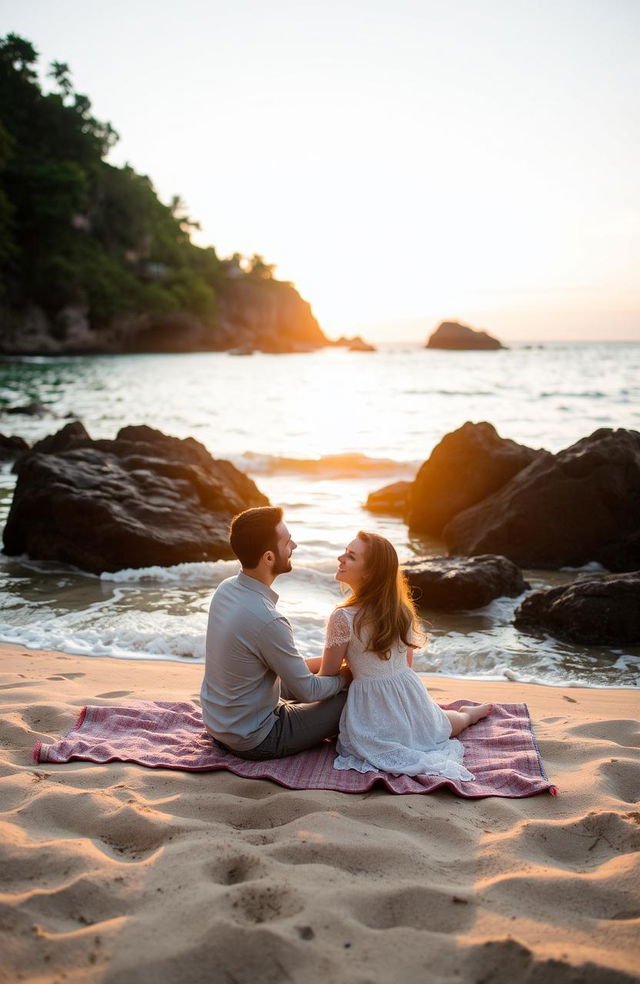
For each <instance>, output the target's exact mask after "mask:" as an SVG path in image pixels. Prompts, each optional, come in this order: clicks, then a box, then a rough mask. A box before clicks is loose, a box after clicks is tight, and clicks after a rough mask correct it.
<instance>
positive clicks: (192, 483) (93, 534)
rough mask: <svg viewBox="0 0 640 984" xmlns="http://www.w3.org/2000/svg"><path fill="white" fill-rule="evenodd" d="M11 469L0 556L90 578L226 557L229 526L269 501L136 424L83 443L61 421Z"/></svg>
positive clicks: (245, 481)
mask: <svg viewBox="0 0 640 984" xmlns="http://www.w3.org/2000/svg"><path fill="white" fill-rule="evenodd" d="M15 470H16V471H17V473H18V480H17V483H16V487H15V490H14V495H13V500H12V503H11V508H10V510H9V516H8V518H7V523H6V526H5V528H4V534H3V539H4V552H5V553H6V554H9V555H10V556H18V555H20V554H27V555H28V556H29V557H32V558H34V559H36V560H55V561H61V562H63V563H66V564H73V565H74V566H76V567H79V568H81V569H82V570H85V571H90V572H91V573H93V574H101V573H102V572H103V571H117V570H121V569H123V568H129V567H133V568H136V567H152V566H156V565H158V566H163V567H168V566H171V565H174V564H180V563H189V562H197V561H211V560H220V559H230V558H231V557H232V556H233V554H232V552H231V548H230V546H229V541H228V535H227V530H228V526H229V521H230V520H231V518H232V517H233V516H234V515H235V514H236V513H238V512H240V511H242V510H243V509H247V508H249V507H251V506H263V505H268V503H269V500H268V499H267V498H266V496H264V495H263V494H262V493H261V492H260V490H259V489H258V488H257V487H256V485H255V483H254V482H253V481H252V480H251V479H250V478H248V476H247V475H245V474H244V473H243V472H241V471H239V470H238V469H237V468H236V467H235V466H234V465H232V464H231V462H230V461H225V460H219V459H218V460H217V459H214V458H213V457H212V456H211V454H210V453H209V452H208V451H207V449H206V448H205V447H204V446H203V445H202V444H200V443H199V442H198V441H196V440H194V439H193V438H185V439H184V440H181V439H179V438H176V437H169V436H167V435H166V434H163V433H162V432H161V431H158V430H154V429H153V428H151V427H146V426H138V427H123V428H122V429H121V430H120V431H119V432H118V434H117V436H116V438H115V440H96V441H93V440H91V438H90V437H89V435H88V434H87V432H86V430H85V429H84V427H83V426H82V424H80V423H79V422H78V421H76V422H74V423H70V424H68V425H67V426H66V427H65V428H63V430H62V431H61V432H59V433H58V434H57V435H53V436H51V437H49V438H46V439H45V440H44V441H42V442H40V443H39V444H38V445H37V446H36V447H35V448H34V449H32V451H30V452H29V451H27V452H26V453H24V454H22V456H21V457H20V458H19V460H18V462H17V463H16V466H15Z"/></svg>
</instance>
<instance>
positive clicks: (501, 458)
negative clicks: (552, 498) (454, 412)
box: [407, 421, 540, 553]
mask: <svg viewBox="0 0 640 984" xmlns="http://www.w3.org/2000/svg"><path fill="white" fill-rule="evenodd" d="M539 454H540V452H539V451H534V450H533V449H532V448H527V447H525V446H524V445H522V444H516V442H515V441H510V440H507V439H505V438H502V437H500V436H499V434H498V433H497V431H496V429H495V427H493V426H492V425H491V424H488V423H486V422H482V423H479V424H473V423H470V422H469V421H467V423H466V424H463V426H462V427H459V428H458V430H455V431H453V432H452V433H450V434H446V435H445V437H443V438H442V440H441V441H440V443H439V444H437V445H436V447H435V448H434V449H433V451H432V452H431V455H430V456H429V458H428V459H427V461H425V462H424V464H423V465H422V467H421V468H420V470H419V472H418V474H417V475H416V478H415V481H414V482H413V485H412V487H411V489H410V491H409V499H408V509H407V522H408V524H409V526H410V528H411V529H412V530H414V531H415V532H417V533H432V534H434V535H436V536H439V535H440V534H441V533H442V530H443V529H444V527H445V526H446V524H447V523H448V522H449V521H450V520H451V519H452V518H453V517H454V516H456V515H457V514H458V513H459V512H462V510H463V509H468V508H469V506H473V505H475V503H476V502H480V501H481V500H482V499H485V498H486V497H487V496H488V495H491V493H492V492H495V491H496V490H497V489H499V488H501V487H502V486H503V485H504V484H505V483H506V482H508V481H509V479H511V478H513V476H514V475H516V474H517V473H518V472H519V471H521V470H522V469H523V468H526V466H527V465H529V464H530V463H531V462H532V461H533V460H534V459H535V458H536V457H537V456H538V455H539ZM461 552H462V553H466V552H467V551H461ZM473 552H474V553H475V552H476V551H473ZM482 553H502V551H501V550H497V551H494V550H491V551H488V550H487V551H482Z"/></svg>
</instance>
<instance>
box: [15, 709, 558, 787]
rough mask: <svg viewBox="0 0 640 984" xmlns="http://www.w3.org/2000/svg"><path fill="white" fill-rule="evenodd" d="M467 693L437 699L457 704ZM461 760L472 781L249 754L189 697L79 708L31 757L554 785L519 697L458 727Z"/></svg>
mask: <svg viewBox="0 0 640 984" xmlns="http://www.w3.org/2000/svg"><path fill="white" fill-rule="evenodd" d="M470 703H472V702H471V701H464V700H459V701H455V702H454V703H452V704H443V705H442V706H443V707H444V708H445V709H456V708H458V707H460V706H462V705H463V704H470ZM460 740H461V741H462V742H463V744H464V749H465V755H464V764H465V765H466V766H467V768H468V769H469V770H470V771H471V772H472V773H473V775H474V776H475V779H474V780H473V781H472V782H460V781H454V780H451V779H445V778H443V777H442V776H427V775H424V776H395V775H390V774H389V773H384V772H367V773H360V772H355V771H353V770H348V771H338V770H336V769H334V768H333V760H334V758H335V744H334V743H333V742H329V741H325V742H323V743H322V744H321V745H319V746H317V747H316V748H312V749H310V750H309V751H306V752H300V753H298V754H297V755H290V756H289V757H288V758H283V759H271V760H269V761H266V762H250V761H246V760H244V759H241V758H238V757H237V756H236V755H232V754H231V753H230V752H225V751H223V750H222V749H221V748H220V747H219V746H218V745H217V744H216V743H215V742H214V741H213V739H212V738H211V737H210V736H209V735H208V733H207V732H206V731H205V729H204V727H203V724H202V716H201V713H200V708H199V707H198V705H197V704H194V703H192V702H191V701H184V702H180V703H172V702H168V701H136V702H132V703H130V704H126V705H124V706H116V707H112V706H108V705H91V706H88V707H85V708H83V710H82V712H81V714H80V716H79V718H78V721H77V722H76V725H75V727H74V728H72V730H71V731H70V732H69V733H68V734H67V735H65V737H64V738H61V739H60V740H59V741H57V742H54V743H53V744H44V743H43V742H38V743H37V744H36V746H35V749H34V753H33V755H34V759H35V761H36V762H47V763H52V764H55V763H58V764H60V763H64V762H71V761H75V760H81V761H86V762H135V763H137V764H138V765H144V766H147V767H149V768H164V769H181V770H186V771H188V772H207V771H211V770H215V769H228V770H229V771H230V772H233V773H235V775H238V776H244V777H246V778H247V779H271V780H272V781H273V782H276V783H279V784H280V785H281V786H286V787H287V789H331V790H335V791H337V792H341V793H362V792H366V790H368V789H370V788H371V787H372V786H373V785H374V784H375V783H380V784H383V785H384V786H386V788H387V789H388V790H389V792H391V793H430V792H433V791H434V790H436V789H442V788H445V789H450V790H451V791H452V792H453V793H456V794H457V795H458V796H463V797H465V798H469V799H473V798H477V797H482V796H506V797H522V796H533V795H535V794H536V793H541V792H545V791H547V792H551V793H554V794H555V793H556V792H557V789H556V787H555V786H552V785H551V783H550V782H549V780H548V779H547V777H546V775H545V772H544V768H543V765H542V761H541V759H540V753H539V751H538V746H537V744H536V740H535V737H534V734H533V731H532V728H531V720H530V718H529V712H528V709H527V705H526V704H496V705H495V709H494V711H493V713H492V714H491V715H490V716H489V717H488V718H485V719H484V720H482V721H480V722H479V723H478V724H476V725H474V726H473V727H471V728H468V729H467V730H466V731H463V732H462V734H461V735H460Z"/></svg>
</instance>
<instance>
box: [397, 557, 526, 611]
mask: <svg viewBox="0 0 640 984" xmlns="http://www.w3.org/2000/svg"><path fill="white" fill-rule="evenodd" d="M402 569H403V570H404V572H405V574H406V576H407V580H408V581H409V584H410V585H411V587H412V589H413V597H414V600H415V602H416V604H417V605H419V606H420V607H423V608H430V609H434V610H436V611H459V610H461V609H466V608H483V607H484V605H488V604H489V602H490V601H493V599H494V598H500V597H502V596H503V595H508V596H509V597H511V598H513V597H516V596H517V595H519V594H522V592H523V591H526V590H527V589H528V588H529V585H528V584H527V582H526V581H525V580H524V578H523V577H522V571H521V570H520V569H519V568H518V567H516V565H515V564H512V563H511V561H510V560H507V559H506V557H495V556H491V555H488V554H487V555H484V556H482V557H427V558H424V559H421V560H409V561H407V562H406V563H405V564H403V567H402Z"/></svg>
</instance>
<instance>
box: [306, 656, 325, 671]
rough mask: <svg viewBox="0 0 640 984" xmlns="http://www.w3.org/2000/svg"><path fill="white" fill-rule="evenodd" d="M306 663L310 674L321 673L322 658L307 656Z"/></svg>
mask: <svg viewBox="0 0 640 984" xmlns="http://www.w3.org/2000/svg"><path fill="white" fill-rule="evenodd" d="M304 661H305V663H306V664H307V669H308V670H309V673H319V672H320V664H321V663H322V656H305V658H304Z"/></svg>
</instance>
